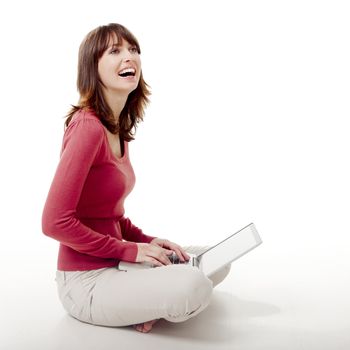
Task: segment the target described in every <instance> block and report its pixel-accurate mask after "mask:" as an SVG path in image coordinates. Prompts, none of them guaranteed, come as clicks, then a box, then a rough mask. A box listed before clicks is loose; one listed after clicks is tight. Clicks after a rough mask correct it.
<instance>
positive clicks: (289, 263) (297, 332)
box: [0, 245, 350, 350]
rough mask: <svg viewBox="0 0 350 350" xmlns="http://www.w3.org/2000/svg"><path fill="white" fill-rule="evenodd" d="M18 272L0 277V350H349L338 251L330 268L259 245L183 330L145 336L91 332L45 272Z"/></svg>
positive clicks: (318, 259)
mask: <svg viewBox="0 0 350 350" xmlns="http://www.w3.org/2000/svg"><path fill="white" fill-rule="evenodd" d="M315 266H317V268H315ZM23 267H24V268H23V271H25V273H18V274H16V275H15V274H13V273H11V274H10V273H8V275H6V273H5V274H4V276H3V277H4V280H7V283H6V286H5V287H4V286H3V287H2V292H5V294H3V296H4V297H2V298H1V304H2V305H1V314H2V317H1V321H0V326H1V336H0V341H1V342H0V349H6V350H7V349H15V350H20V349H23V350H24V349H25V350H31V349H33V350H41V349H43V350H44V349H45V350H54V349H55V350H56V349H57V350H61V349H65V350H70V349H72V350H73V349H74V350H79V349H84V350H88V349H91V350H92V349H93V350H95V349H99V350H104V349H140V348H143V349H164V348H166V349H169V350H170V349H171V350H172V349H174V350H175V349H186V350H191V349H216V350H220V349H240V350H244V349H249V350H258V349H269V350H272V349H283V350H287V349H291V350H296V349H306V350H313V349H315V350H316V349H317V350H326V349H327V350H328V349H335V350H348V349H349V348H350V317H349V315H350V302H349V295H350V290H349V289H350V288H349V283H348V281H349V271H350V269H349V267H350V264H349V259H348V258H347V256H346V249H344V250H341V249H340V250H338V252H337V254H335V255H334V257H333V259H332V261H330V260H329V259H328V258H327V257H324V256H322V254H319V256H315V255H314V256H313V258H312V262H311V261H310V257H308V255H307V254H303V252H302V251H301V252H300V254H299V256H298V259H297V260H296V259H295V256H294V258H293V259H292V258H291V255H290V254H288V253H287V252H285V254H283V255H282V254H281V255H280V256H278V255H276V254H273V253H272V252H269V249H268V245H265V247H264V246H260V247H258V248H257V249H256V250H255V251H253V252H251V253H250V255H247V256H245V257H242V258H241V259H240V260H239V261H236V262H235V263H234V265H233V267H232V270H231V272H230V274H229V275H228V277H227V278H226V279H225V280H224V281H223V282H222V283H221V284H220V285H218V286H217V287H216V288H215V289H214V293H213V296H212V301H211V304H210V305H209V306H208V308H207V309H206V310H205V311H203V312H202V313H201V314H200V315H198V316H197V317H195V318H192V319H190V320H188V321H186V322H184V323H170V322H167V321H164V320H160V321H159V322H158V323H157V324H156V325H155V326H154V328H153V330H152V331H151V332H150V333H147V334H143V333H139V332H137V331H135V330H134V329H133V328H132V327H125V328H106V327H98V326H91V325H88V324H84V323H81V322H79V321H77V320H75V319H73V318H71V317H69V316H67V315H66V314H65V312H64V310H63V308H62V307H61V305H60V304H59V301H58V298H57V296H56V289H55V288H56V286H55V282H54V280H53V275H54V274H53V272H52V271H51V266H39V264H37V265H36V266H34V265H33V266H31V265H30V264H29V265H27V266H23ZM33 281H36V282H35V283H34V282H33ZM38 281H39V282H38ZM4 288H5V289H4Z"/></svg>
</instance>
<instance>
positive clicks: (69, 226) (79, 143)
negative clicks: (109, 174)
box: [42, 118, 137, 262]
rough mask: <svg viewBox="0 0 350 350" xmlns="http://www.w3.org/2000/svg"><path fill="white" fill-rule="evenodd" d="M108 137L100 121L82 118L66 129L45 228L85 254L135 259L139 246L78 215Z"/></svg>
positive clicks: (43, 226) (43, 218)
mask: <svg viewBox="0 0 350 350" xmlns="http://www.w3.org/2000/svg"><path fill="white" fill-rule="evenodd" d="M103 137H104V131H103V127H102V126H101V125H100V124H99V122H98V121H97V120H93V119H88V118H82V119H79V120H76V121H74V122H71V124H70V125H69V127H68V129H67V130H66V134H65V138H64V140H65V141H64V144H63V148H62V153H61V158H60V161H59V164H58V166H57V169H56V173H55V175H54V179H53V181H52V184H51V187H50V190H49V193H48V196H47V199H46V203H45V206H44V210H43V214H42V231H43V233H44V234H45V235H47V236H49V237H52V238H54V239H56V240H58V241H60V242H61V243H62V244H64V245H66V246H69V247H70V248H72V249H74V250H76V251H79V252H81V253H84V254H88V255H92V256H96V257H102V258H115V259H121V260H125V261H130V262H134V261H135V259H136V256H137V245H136V243H134V242H123V241H122V240H118V239H117V238H115V237H111V236H110V235H104V234H101V233H99V232H96V231H94V230H92V229H91V228H89V227H87V226H86V225H84V224H82V222H81V221H80V220H78V219H77V218H76V207H77V205H78V202H79V198H80V195H81V192H82V189H83V186H84V182H85V180H86V177H87V175H88V173H89V170H90V168H91V166H92V165H93V163H94V160H95V158H96V157H97V156H98V153H99V150H100V148H101V146H102V142H103Z"/></svg>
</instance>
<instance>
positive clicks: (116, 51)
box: [111, 49, 119, 53]
mask: <svg viewBox="0 0 350 350" xmlns="http://www.w3.org/2000/svg"><path fill="white" fill-rule="evenodd" d="M111 53H119V49H114V50H112V51H111Z"/></svg>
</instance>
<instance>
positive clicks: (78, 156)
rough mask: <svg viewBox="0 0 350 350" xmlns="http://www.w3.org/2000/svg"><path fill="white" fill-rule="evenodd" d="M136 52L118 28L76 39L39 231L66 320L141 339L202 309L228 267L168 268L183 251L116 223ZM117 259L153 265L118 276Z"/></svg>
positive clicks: (133, 122)
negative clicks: (70, 97) (52, 262)
mask: <svg viewBox="0 0 350 350" xmlns="http://www.w3.org/2000/svg"><path fill="white" fill-rule="evenodd" d="M140 53H141V51H140V46H139V44H138V41H137V39H136V38H135V37H134V36H133V34H132V33H130V31H129V30H127V29H126V28H125V27H123V26H122V25H119V24H114V23H112V24H109V25H106V26H100V27H98V28H96V29H94V30H92V31H91V32H90V33H88V35H87V36H86V37H85V39H84V40H83V42H82V44H81V46H80V49H79V62H78V79H77V85H78V90H79V93H80V99H79V102H78V104H77V106H72V109H71V110H70V112H69V114H68V115H67V119H66V121H65V132H64V136H63V143H62V149H61V157H60V161H59V164H58V166H57V169H56V173H55V176H54V178H53V181H52V184H51V187H50V190H49V193H48V196H47V199H46V203H45V206H44V210H43V215H42V230H43V233H44V234H46V235H47V236H50V237H52V238H54V239H56V240H58V241H59V242H60V248H59V254H58V264H57V271H56V281H57V285H58V292H59V296H60V300H61V302H62V304H63V306H64V308H65V309H66V310H67V312H68V313H69V314H70V315H71V316H73V317H75V318H77V319H78V320H80V321H83V322H88V323H91V324H96V325H104V326H128V325H134V328H135V329H136V330H138V331H141V332H149V331H150V330H151V328H152V325H153V324H154V323H155V322H156V321H157V320H158V319H160V318H164V319H166V320H168V321H171V322H181V321H185V320H187V319H189V318H191V317H193V316H195V315H197V314H198V313H200V312H201V311H202V310H204V309H205V308H206V307H207V305H208V304H209V300H210V296H211V293H212V288H213V286H215V285H216V284H217V283H219V282H220V281H222V280H223V279H224V278H225V276H226V275H227V274H228V272H229V269H230V266H227V268H226V269H223V270H222V271H220V272H219V273H217V274H216V275H215V276H211V278H210V279H209V278H207V277H206V276H205V275H204V274H203V273H202V272H201V271H200V270H199V269H197V268H195V267H190V266H187V265H181V264H179V265H172V264H171V262H170V260H169V255H170V254H172V253H176V254H177V255H178V257H179V258H180V260H181V261H182V262H184V261H187V260H188V259H189V256H188V254H187V253H186V249H185V248H183V247H181V246H180V245H178V244H176V243H173V242H170V241H168V240H166V239H161V238H158V237H154V236H150V235H146V234H144V233H143V232H142V230H141V229H139V228H138V227H137V226H135V225H134V224H133V223H132V222H131V221H130V219H129V218H127V217H126V216H124V200H125V198H126V196H127V195H128V194H129V193H130V192H131V190H132V188H133V186H134V183H135V175H134V172H133V169H132V166H131V164H130V160H129V151H128V142H130V141H131V140H133V139H134V137H133V135H134V133H133V131H134V130H135V129H136V127H137V124H138V123H139V122H140V121H141V120H143V114H144V108H145V106H146V105H147V103H148V102H149V100H148V96H149V95H150V92H149V89H148V85H147V84H146V83H145V81H144V79H143V76H142V71H141V61H140ZM200 249H204V247H202V248H198V247H197V248H196V247H192V250H191V249H190V247H188V248H187V251H188V252H193V253H196V252H197V253H198V251H199V250H200ZM121 260H124V261H129V262H150V263H153V264H155V265H157V266H158V267H156V268H151V269H147V270H137V271H132V272H130V271H128V272H125V271H122V270H118V262H119V261H121Z"/></svg>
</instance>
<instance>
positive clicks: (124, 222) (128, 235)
mask: <svg viewBox="0 0 350 350" xmlns="http://www.w3.org/2000/svg"><path fill="white" fill-rule="evenodd" d="M119 224H120V228H121V231H122V236H123V238H124V239H125V240H127V241H130V242H138V243H150V242H151V241H152V240H153V239H154V238H156V237H153V236H149V235H146V234H144V233H143V232H142V230H141V229H140V228H138V227H137V226H135V225H134V224H133V223H132V222H131V220H130V219H129V218H126V217H122V218H121V219H120V220H119Z"/></svg>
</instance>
